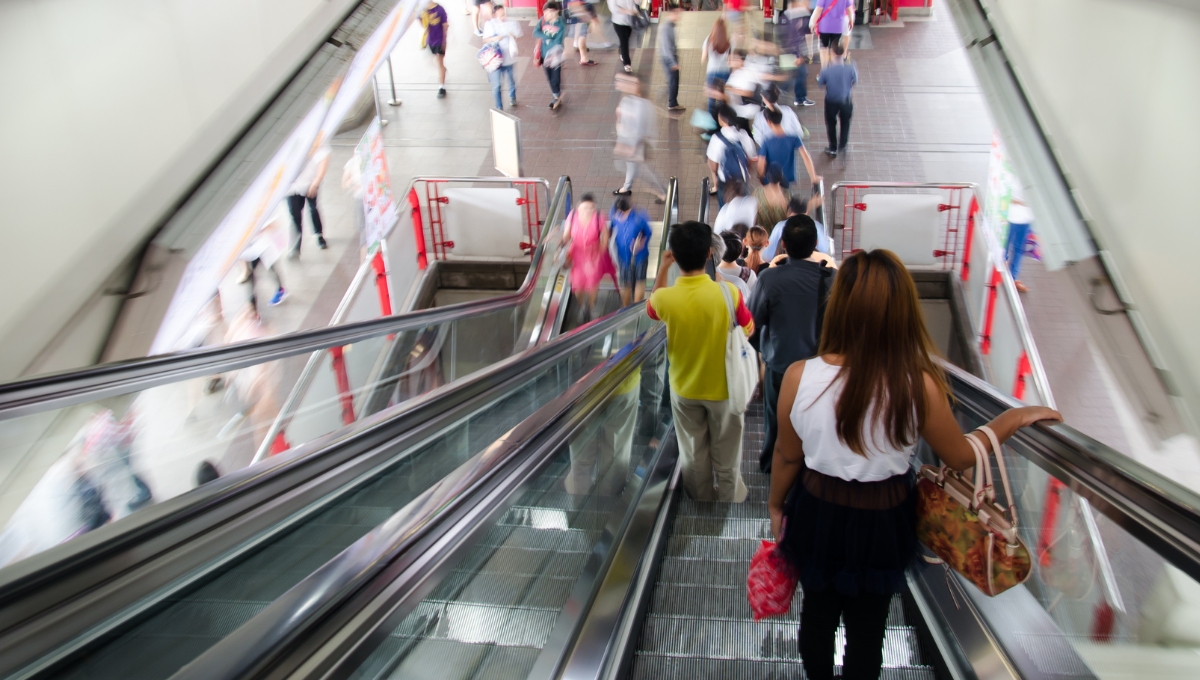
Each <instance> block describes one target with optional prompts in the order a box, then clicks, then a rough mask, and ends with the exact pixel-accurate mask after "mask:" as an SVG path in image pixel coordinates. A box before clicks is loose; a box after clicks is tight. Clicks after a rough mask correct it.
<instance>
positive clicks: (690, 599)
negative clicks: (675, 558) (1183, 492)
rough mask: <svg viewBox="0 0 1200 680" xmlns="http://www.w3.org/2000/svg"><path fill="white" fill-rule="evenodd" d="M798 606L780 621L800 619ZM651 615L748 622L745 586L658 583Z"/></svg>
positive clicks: (747, 601) (748, 606)
mask: <svg viewBox="0 0 1200 680" xmlns="http://www.w3.org/2000/svg"><path fill="white" fill-rule="evenodd" d="M799 609H800V608H799V606H796V605H793V607H792V611H791V612H789V613H788V614H787V615H786V616H783V617H780V620H787V621H792V620H796V619H797V618H798V616H799ZM650 614H651V615H655V616H688V617H698V618H712V619H749V618H750V602H749V600H747V599H746V583H745V581H742V583H741V584H740V585H737V586H707V587H705V588H697V587H696V586H692V585H681V584H676V583H663V582H662V581H659V583H658V587H657V588H655V589H654V595H653V598H652V599H651V600H650Z"/></svg>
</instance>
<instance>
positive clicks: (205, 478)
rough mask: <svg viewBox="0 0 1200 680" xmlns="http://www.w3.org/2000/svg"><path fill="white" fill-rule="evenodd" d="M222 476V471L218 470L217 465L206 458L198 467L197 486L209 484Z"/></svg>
mask: <svg viewBox="0 0 1200 680" xmlns="http://www.w3.org/2000/svg"><path fill="white" fill-rule="evenodd" d="M220 476H221V473H220V472H219V471H218V470H217V466H215V465H213V464H212V463H211V462H210V461H207V460H206V461H204V462H202V463H200V465H199V467H197V468H196V486H203V485H205V484H208V483H209V482H211V481H213V480H214V479H218V478H220Z"/></svg>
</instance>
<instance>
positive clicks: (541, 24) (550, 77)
mask: <svg viewBox="0 0 1200 680" xmlns="http://www.w3.org/2000/svg"><path fill="white" fill-rule="evenodd" d="M561 9H562V6H561V5H559V4H558V2H557V0H550V2H547V3H546V4H545V6H543V7H542V18H541V19H539V20H538V22H537V27H536V28H534V29H533V35H534V37H536V38H538V39H539V40H541V41H542V42H541V51H542V70H543V71H545V72H546V80H547V81H549V83H550V94H552V95H553V96H554V98H553V99H551V100H550V108H552V109H555V110H557V109H558V107H559V106H561V105H562V63H563V58H564V56H565V48H564V47H563V41H564V40H565V39H566V37H567V23H566V21H564V20H563V17H562V13H561Z"/></svg>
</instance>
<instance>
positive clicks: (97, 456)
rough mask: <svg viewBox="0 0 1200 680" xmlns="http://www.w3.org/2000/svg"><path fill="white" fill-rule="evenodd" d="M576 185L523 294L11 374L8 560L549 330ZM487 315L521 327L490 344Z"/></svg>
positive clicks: (1, 553)
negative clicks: (78, 367)
mask: <svg viewBox="0 0 1200 680" xmlns="http://www.w3.org/2000/svg"><path fill="white" fill-rule="evenodd" d="M570 186H571V183H570V179H569V178H567V177H562V178H560V180H559V182H558V185H557V187H556V190H555V192H554V195H553V199H552V201H551V205H550V206H549V208H548V211H547V215H546V220H547V228H546V230H545V237H544V238H543V239H542V242H541V243H540V244H538V247H537V248H536V250H535V252H534V253H533V256H532V262H531V265H530V268H529V271H528V274H527V275H526V278H525V281H524V283H523V285H522V286H521V288H520V289H519V290H518V291H517V292H515V293H513V294H510V295H503V296H499V297H496V298H493V299H490V300H484V301H479V302H471V303H464V304H460V305H453V306H448V307H444V308H439V309H432V310H423V311H418V312H414V313H410V314H405V315H401V316H395V317H386V318H381V319H373V320H370V321H364V322H356V323H350V324H346V325H343V326H338V327H331V328H326V329H320V330H316V331H309V332H302V333H296V334H292V335H288V336H283V337H279V338H272V339H264V340H255V341H250V342H243V343H240V344H236V345H229V346H224V347H219V348H212V349H203V350H196V351H191V352H181V353H176V354H170V355H163V356H155V357H149V358H146V359H141V360H136V361H129V362H120V363H115V364H107V365H102V366H97V367H93V368H89V369H85V370H82V371H75V372H70V373H63V374H58V375H51V376H44V377H39V378H35V379H32V380H26V381H21V382H16V383H9V384H5V385H0V432H3V433H4V435H5V436H4V437H3V438H2V439H3V443H2V444H0V525H3V526H4V529H3V531H2V532H0V567H3V566H5V565H10V564H13V563H15V562H18V561H20V560H22V559H25V558H28V557H30V556H31V555H35V554H38V553H41V552H43V551H47V550H49V551H50V552H52V553H54V555H55V559H66V558H68V557H70V556H71V554H72V550H71V548H70V547H69V546H70V545H71V544H72V543H73V542H74V541H73V540H71V539H73V538H76V537H78V536H79V535H82V534H86V533H88V532H90V531H91V530H93V529H96V528H98V527H102V526H106V525H108V524H109V523H111V522H113V521H116V520H120V519H123V518H125V517H127V516H129V515H133V514H136V513H138V512H140V511H144V510H145V508H147V507H151V506H153V505H155V504H157V503H161V502H162V501H165V500H167V499H170V498H173V497H176V496H179V495H180V494H183V493H185V492H187V491H189V490H192V489H193V488H194V487H197V486H200V485H201V484H203V483H204V482H206V481H210V480H211V478H212V477H213V476H216V475H218V474H220V475H228V474H229V473H232V472H235V471H238V470H241V469H243V468H246V467H247V466H248V465H250V464H251V463H255V462H259V461H260V460H262V459H263V458H264V457H266V455H267V454H276V453H279V452H280V451H282V450H286V449H290V448H293V447H295V446H298V445H301V444H304V443H305V442H311V441H315V440H317V439H319V438H321V437H324V436H328V435H329V434H330V433H333V432H336V431H337V430H339V429H341V428H343V427H344V426H346V425H347V424H349V423H352V422H355V421H358V420H361V419H363V418H367V417H369V416H370V415H372V414H373V413H376V412H379V411H380V410H382V409H385V408H388V407H391V406H393V405H395V404H398V403H401V402H403V401H405V400H407V399H411V398H413V397H416V396H420V395H422V394H425V393H428V392H430V391H432V390H434V389H436V388H438V387H439V386H441V385H443V384H446V383H449V382H452V381H454V380H458V379H461V378H462V377H463V376H465V375H470V374H471V373H473V372H475V371H478V370H480V369H482V368H484V367H486V366H488V365H490V364H493V363H495V362H496V361H498V360H500V359H503V358H505V357H507V356H511V355H513V354H516V353H519V352H521V351H523V350H525V349H527V348H528V347H530V346H532V345H535V344H537V343H539V342H541V341H542V338H541V334H540V330H541V328H542V327H543V325H544V324H545V323H546V322H547V321H546V318H545V311H546V308H547V304H548V302H549V301H550V300H551V299H552V298H553V297H554V294H555V291H554V287H553V285H552V284H553V282H554V281H555V280H556V279H557V275H558V270H559V268H560V267H561V265H562V254H561V253H560V252H559V244H560V243H561V238H562V230H561V222H562V219H563V216H564V215H565V214H566V212H567V210H568V209H569V205H568V200H569V196H570ZM362 271H364V272H365V271H369V269H368V268H367V267H366V266H364V267H363V268H362ZM488 323H494V324H501V325H503V326H504V327H506V328H509V329H510V332H509V333H506V334H503V337H493V338H490V339H489V341H488V343H487V351H486V352H484V351H481V350H480V349H479V344H480V343H478V342H474V340H475V338H474V336H475V335H478V328H479V327H480V325H481V324H488ZM463 336H466V337H465V339H462V340H461V341H460V337H463ZM305 361H307V364H306V363H305ZM302 367H303V368H302ZM331 367H332V368H333V369H337V370H328V369H329V368H331ZM320 368H326V369H327V370H318V369H320ZM293 386H294V387H293ZM285 397H286V398H285ZM285 427H286V438H285V437H284V435H285ZM193 499H194V500H196V501H201V500H202V498H201V497H197V496H193ZM35 527H36V528H35ZM63 543H66V545H61V544H63ZM2 579H3V576H2V574H0V580H2Z"/></svg>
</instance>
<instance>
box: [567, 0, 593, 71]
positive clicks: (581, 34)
mask: <svg viewBox="0 0 1200 680" xmlns="http://www.w3.org/2000/svg"><path fill="white" fill-rule="evenodd" d="M599 21H600V18H599V17H598V16H596V8H595V7H593V6H592V3H590V2H584V0H570V2H568V3H567V34H568V35H569V36H570V37H571V40H572V43H571V44H572V45H574V46H575V49H576V50H578V52H579V65H580V66H595V65H596V62H595V61H592V59H591V57H589V56H588V40H587V38H588V27H589V26H590V25H592V24H599ZM597 35H599V31H597ZM597 47H599V44H597Z"/></svg>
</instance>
